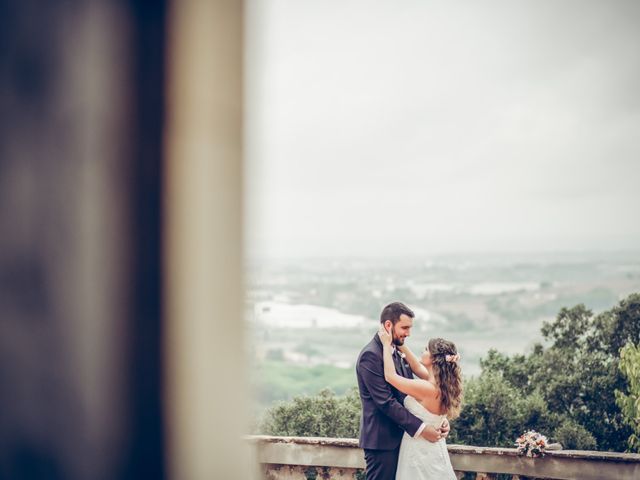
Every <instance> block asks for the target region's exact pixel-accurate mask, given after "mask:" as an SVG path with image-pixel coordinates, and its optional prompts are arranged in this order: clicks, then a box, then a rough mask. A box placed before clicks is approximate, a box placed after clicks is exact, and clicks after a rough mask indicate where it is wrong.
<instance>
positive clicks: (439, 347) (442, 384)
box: [427, 338, 462, 419]
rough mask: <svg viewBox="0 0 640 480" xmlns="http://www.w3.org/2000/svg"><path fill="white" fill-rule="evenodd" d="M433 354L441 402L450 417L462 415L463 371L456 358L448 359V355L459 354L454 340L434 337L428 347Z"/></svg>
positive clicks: (433, 366) (433, 365) (433, 367)
mask: <svg viewBox="0 0 640 480" xmlns="http://www.w3.org/2000/svg"><path fill="white" fill-rule="evenodd" d="M427 348H428V349H429V353H430V354H431V362H432V369H433V376H434V377H435V381H436V383H437V384H438V387H439V388H440V402H441V403H442V406H443V407H444V410H445V414H446V415H447V417H448V418H450V419H454V418H457V417H458V415H460V405H461V403H462V372H461V370H460V366H459V365H458V362H457V361H456V360H453V361H451V357H449V361H447V356H448V355H449V356H454V355H457V354H458V350H457V349H456V346H455V345H454V343H453V342H450V341H448V340H445V339H443V338H432V339H431V340H429V345H428V347H427Z"/></svg>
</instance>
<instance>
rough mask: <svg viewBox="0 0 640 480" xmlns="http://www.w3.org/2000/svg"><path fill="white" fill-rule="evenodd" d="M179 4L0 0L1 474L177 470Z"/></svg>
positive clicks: (158, 474) (117, 474)
mask: <svg viewBox="0 0 640 480" xmlns="http://www.w3.org/2000/svg"><path fill="white" fill-rule="evenodd" d="M165 10H166V9H165V4H164V2H162V1H155V2H145V1H129V2H127V1H115V0H111V1H109V0H95V1H79V0H77V1H73V0H69V1H56V2H46V1H45V2H42V1H34V0H18V1H16V0H0V479H14V478H15V479H31V478H33V479H36V478H37V479H114V478H140V479H142V478H153V479H162V478H164V465H163V463H164V454H163V443H164V440H163V433H162V432H163V424H162V421H161V410H162V405H161V400H160V399H161V390H162V388H161V387H162V385H161V382H160V379H161V357H160V344H161V333H162V330H161V327H162V324H161V302H160V298H161V291H160V288H161V287H160V286H161V278H160V272H161V263H160V251H161V241H160V239H161V235H160V232H161V222H160V219H161V216H160V213H161V212H160V186H161V183H162V178H161V172H162V162H161V137H162V126H163V118H164V115H163V104H164V99H163V89H164V44H165V33H164V30H165Z"/></svg>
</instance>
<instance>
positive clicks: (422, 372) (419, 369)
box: [398, 345, 429, 380]
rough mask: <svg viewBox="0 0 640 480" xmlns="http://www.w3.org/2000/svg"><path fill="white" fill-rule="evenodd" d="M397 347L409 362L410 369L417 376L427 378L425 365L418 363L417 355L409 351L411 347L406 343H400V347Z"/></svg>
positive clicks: (427, 373)
mask: <svg viewBox="0 0 640 480" xmlns="http://www.w3.org/2000/svg"><path fill="white" fill-rule="evenodd" d="M398 349H399V350H400V351H401V352H402V353H404V354H405V356H406V357H407V362H409V366H410V367H411V371H412V372H413V373H414V374H415V375H416V376H417V377H418V378H421V379H423V380H429V370H427V367H425V366H424V365H422V363H420V360H418V357H417V356H416V355H415V354H414V353H413V352H412V351H411V349H410V348H409V347H407V346H406V345H402V346H401V347H398Z"/></svg>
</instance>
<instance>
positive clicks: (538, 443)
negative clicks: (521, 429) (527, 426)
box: [515, 430, 547, 458]
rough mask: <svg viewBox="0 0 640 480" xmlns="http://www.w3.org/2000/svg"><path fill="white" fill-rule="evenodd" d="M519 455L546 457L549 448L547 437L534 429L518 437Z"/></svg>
mask: <svg viewBox="0 0 640 480" xmlns="http://www.w3.org/2000/svg"><path fill="white" fill-rule="evenodd" d="M515 445H516V447H518V454H519V455H526V456H527V457H533V458H536V457H544V451H545V449H546V448H547V437H545V436H544V435H540V434H539V433H538V432H536V431H534V430H529V431H528V432H525V433H523V434H522V435H520V437H518V439H517V440H516V443H515Z"/></svg>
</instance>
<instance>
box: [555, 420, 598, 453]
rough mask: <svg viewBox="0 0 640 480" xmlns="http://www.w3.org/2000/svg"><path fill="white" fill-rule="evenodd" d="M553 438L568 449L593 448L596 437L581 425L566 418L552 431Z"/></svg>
mask: <svg viewBox="0 0 640 480" xmlns="http://www.w3.org/2000/svg"><path fill="white" fill-rule="evenodd" d="M553 437H554V439H555V440H556V441H557V442H559V443H561V444H562V447H563V448H565V449H568V450H593V449H594V448H596V439H595V438H593V435H591V433H589V432H588V431H587V429H586V428H584V427H583V426H582V425H579V424H578V423H576V422H575V421H572V420H566V421H565V422H563V423H562V425H560V426H559V427H558V428H557V429H556V430H555V432H554V433H553Z"/></svg>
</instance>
